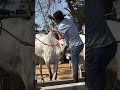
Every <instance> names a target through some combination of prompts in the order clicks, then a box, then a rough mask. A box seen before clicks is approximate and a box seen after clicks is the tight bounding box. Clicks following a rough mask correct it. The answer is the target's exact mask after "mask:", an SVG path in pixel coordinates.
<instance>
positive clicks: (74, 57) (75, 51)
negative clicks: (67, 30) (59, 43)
mask: <svg viewBox="0 0 120 90" xmlns="http://www.w3.org/2000/svg"><path fill="white" fill-rule="evenodd" d="M83 46H84V45H83V44H82V45H79V46H74V47H72V48H71V61H72V66H73V67H76V68H77V67H78V65H79V61H80V58H79V54H80V52H81V51H82V50H83Z"/></svg>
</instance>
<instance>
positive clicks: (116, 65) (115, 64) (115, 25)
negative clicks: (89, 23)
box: [107, 21, 120, 90]
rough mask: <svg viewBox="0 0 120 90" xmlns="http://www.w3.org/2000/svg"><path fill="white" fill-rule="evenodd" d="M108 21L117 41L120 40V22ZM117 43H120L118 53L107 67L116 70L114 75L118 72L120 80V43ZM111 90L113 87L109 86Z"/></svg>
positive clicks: (119, 79)
mask: <svg viewBox="0 0 120 90" xmlns="http://www.w3.org/2000/svg"><path fill="white" fill-rule="evenodd" d="M107 23H108V26H109V27H110V30H111V32H112V33H113V35H114V37H115V39H116V40H117V41H120V31H119V30H120V22H115V21H107ZM117 45H118V46H117V53H116V55H115V57H114V58H113V59H112V61H111V62H110V64H109V65H108V67H107V68H108V69H110V70H111V71H113V72H115V73H113V74H114V75H115V74H117V80H118V81H120V43H117ZM109 76H110V74H109ZM109 76H107V77H109ZM112 78H114V77H110V78H109V79H108V80H110V79H112ZM114 80H115V79H114ZM115 81H116V80H115ZM115 81H108V82H114V83H113V84H115ZM108 86H111V85H108ZM109 90H111V88H109Z"/></svg>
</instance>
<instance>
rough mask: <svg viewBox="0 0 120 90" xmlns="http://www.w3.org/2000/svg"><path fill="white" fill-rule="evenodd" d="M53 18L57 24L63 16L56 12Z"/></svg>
mask: <svg viewBox="0 0 120 90" xmlns="http://www.w3.org/2000/svg"><path fill="white" fill-rule="evenodd" d="M53 17H54V18H55V20H56V21H57V23H60V22H61V21H62V20H63V19H64V15H63V13H62V12H61V11H56V12H55V13H54V14H53Z"/></svg>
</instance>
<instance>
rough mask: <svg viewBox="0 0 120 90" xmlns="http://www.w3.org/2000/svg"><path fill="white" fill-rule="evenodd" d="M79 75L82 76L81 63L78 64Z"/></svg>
mask: <svg viewBox="0 0 120 90" xmlns="http://www.w3.org/2000/svg"><path fill="white" fill-rule="evenodd" d="M79 77H80V78H82V69H81V64H79Z"/></svg>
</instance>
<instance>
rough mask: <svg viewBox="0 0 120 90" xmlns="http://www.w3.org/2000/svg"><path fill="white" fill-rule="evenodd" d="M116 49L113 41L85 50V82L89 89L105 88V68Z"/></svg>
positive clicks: (103, 89) (99, 89)
mask: <svg viewBox="0 0 120 90" xmlns="http://www.w3.org/2000/svg"><path fill="white" fill-rule="evenodd" d="M116 50H117V48H116V45H115V44H114V43H112V44H110V45H108V46H105V47H101V48H96V49H87V50H86V83H87V86H88V88H89V90H105V68H106V66H107V65H108V64H109V62H110V61H111V59H112V58H113V56H114V55H115V53H116Z"/></svg>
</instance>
